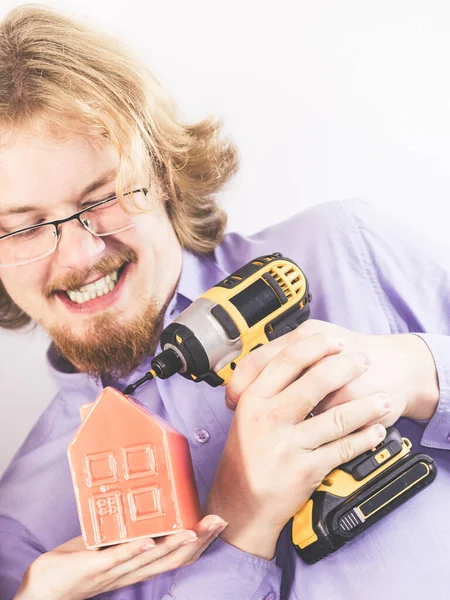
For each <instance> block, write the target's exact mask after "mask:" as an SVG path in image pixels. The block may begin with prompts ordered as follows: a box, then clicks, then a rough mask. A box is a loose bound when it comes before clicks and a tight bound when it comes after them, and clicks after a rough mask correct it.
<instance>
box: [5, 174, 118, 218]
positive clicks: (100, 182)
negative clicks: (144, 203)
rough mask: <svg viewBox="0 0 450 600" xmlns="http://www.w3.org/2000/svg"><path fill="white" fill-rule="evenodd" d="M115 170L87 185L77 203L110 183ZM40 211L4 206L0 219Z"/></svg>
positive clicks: (32, 208)
mask: <svg viewBox="0 0 450 600" xmlns="http://www.w3.org/2000/svg"><path fill="white" fill-rule="evenodd" d="M116 173H117V170H116V169H115V168H112V169H108V171H105V172H104V173H103V174H102V175H100V177H98V178H97V179H96V180H95V181H93V182H92V183H90V184H88V185H87V186H86V187H85V188H84V189H83V190H82V192H81V193H80V195H79V196H78V202H80V201H81V200H82V199H83V198H84V197H85V196H87V195H88V194H91V193H92V192H95V190H97V189H99V188H101V187H103V186H104V185H106V184H107V183H111V181H112V180H113V179H114V177H115V176H116ZM40 209H42V206H33V205H31V204H24V205H23V206H11V207H8V206H6V207H5V208H4V209H3V210H0V217H5V216H7V215H17V214H24V213H29V212H33V211H38V210H40Z"/></svg>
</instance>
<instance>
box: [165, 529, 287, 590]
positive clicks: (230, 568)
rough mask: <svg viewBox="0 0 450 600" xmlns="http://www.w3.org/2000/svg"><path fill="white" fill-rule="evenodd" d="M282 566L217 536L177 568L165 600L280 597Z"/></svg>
mask: <svg viewBox="0 0 450 600" xmlns="http://www.w3.org/2000/svg"><path fill="white" fill-rule="evenodd" d="M281 575H282V572H281V568H280V567H278V566H277V565H276V564H275V559H273V560H271V561H268V560H264V559H262V558H258V557H257V556H254V555H252V554H247V553H246V552H243V551H242V550H239V549H238V548H235V547H234V546H231V545H230V544H228V543H227V542H224V541H223V540H221V539H220V538H217V539H216V540H215V541H214V542H213V543H212V544H211V545H210V546H209V548H208V549H207V550H206V552H204V553H203V554H202V556H201V557H200V558H199V560H198V561H197V562H196V563H194V564H193V565H191V566H189V567H184V568H181V569H179V570H178V571H177V573H176V575H175V578H174V582H173V584H172V587H171V589H170V592H169V593H168V594H167V595H165V596H164V599H163V600H169V599H171V600H192V598H199V597H200V596H199V594H200V595H201V597H202V598H214V599H215V600H232V599H233V600H234V599H235V598H242V599H244V598H245V600H263V599H265V598H266V599H269V598H270V599H271V600H279V598H280V588H281Z"/></svg>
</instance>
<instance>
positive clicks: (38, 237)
mask: <svg viewBox="0 0 450 600" xmlns="http://www.w3.org/2000/svg"><path fill="white" fill-rule="evenodd" d="M56 243H57V237H56V229H55V226H54V225H41V226H39V227H32V228H30V229H26V230H25V231H22V232H19V233H15V234H14V235H11V236H9V237H7V238H4V239H2V240H0V265H1V266H3V267H13V266H16V265H21V264H24V263H27V262H30V261H33V260H36V259H38V258H42V257H44V256H47V255H48V254H50V253H51V252H53V250H54V249H55V247H56Z"/></svg>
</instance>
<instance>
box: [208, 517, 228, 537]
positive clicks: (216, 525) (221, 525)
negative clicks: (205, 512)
mask: <svg viewBox="0 0 450 600" xmlns="http://www.w3.org/2000/svg"><path fill="white" fill-rule="evenodd" d="M227 525H228V523H227V522H226V521H223V520H221V521H213V522H212V523H211V525H210V526H209V527H208V531H209V533H214V534H215V533H216V532H217V531H218V530H219V529H220V531H223V530H224V529H225V527H226V526H227Z"/></svg>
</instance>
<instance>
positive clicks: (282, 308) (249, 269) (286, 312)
mask: <svg viewBox="0 0 450 600" xmlns="http://www.w3.org/2000/svg"><path fill="white" fill-rule="evenodd" d="M311 300H312V297H311V294H310V292H309V289H308V281H307V279H306V277H305V274H304V273H303V271H302V270H301V269H300V268H299V267H298V266H297V265H296V264H295V263H294V262H293V261H292V260H289V259H288V258H286V257H284V256H283V255H282V254H281V253H279V252H276V253H274V254H269V255H265V256H259V257H258V258H255V259H254V260H252V261H250V262H249V263H247V264H246V265H244V266H243V267H241V268H240V269H238V270H237V271H235V272H234V273H232V274H231V275H229V276H228V277H226V278H225V279H223V280H222V281H219V283H217V284H216V285H215V286H213V287H212V288H211V289H209V290H208V291H207V292H205V293H204V294H203V295H202V296H201V297H200V298H198V299H197V300H195V301H194V302H193V303H192V304H191V305H190V306H189V307H188V308H186V310H184V311H183V312H182V313H180V314H179V315H178V317H177V318H176V319H175V321H173V322H172V323H171V324H170V325H168V326H167V327H166V328H165V329H164V330H163V332H162V334H161V340H160V342H161V348H162V352H161V353H160V354H158V355H157V356H155V357H154V358H153V360H152V362H151V367H152V368H151V369H150V370H149V371H148V373H146V374H145V375H144V377H142V378H141V379H140V380H139V381H137V382H136V383H134V384H131V385H129V386H128V387H127V388H126V389H125V390H124V393H125V394H131V393H132V392H134V390H135V389H136V388H137V387H138V386H140V385H142V384H143V383H144V382H145V381H149V380H151V379H153V378H154V377H159V378H161V379H166V378H168V377H171V376H172V375H174V374H175V373H179V374H180V375H182V376H183V377H186V378H187V379H190V380H192V381H195V382H196V383H199V382H202V381H205V382H206V383H208V384H209V385H211V386H213V387H216V386H219V385H226V384H227V383H228V381H229V380H230V378H231V375H232V373H233V370H234V369H235V368H236V366H237V364H238V363H239V361H241V360H242V359H243V358H244V357H245V356H247V355H248V354H249V353H250V352H252V351H253V350H255V349H256V348H259V347H260V346H261V345H263V344H265V343H267V342H269V341H271V340H274V339H276V338H278V337H280V336H282V335H284V334H285V333H288V332H289V331H293V330H294V329H296V328H297V327H298V326H299V325H300V324H301V323H303V322H304V321H305V320H306V319H308V317H309V314H310V303H311ZM435 476H436V465H435V463H434V461H433V460H432V458H430V457H429V456H427V455H425V454H411V443H410V441H409V440H407V439H406V438H402V437H401V435H400V433H399V432H398V431H397V430H396V429H395V428H394V427H390V428H388V430H387V435H386V438H385V440H384V441H383V442H382V443H381V444H379V445H378V446H377V447H376V448H373V449H372V450H370V451H368V452H366V453H364V454H363V455H361V456H359V457H357V458H355V459H353V460H352V461H350V462H348V463H346V464H344V465H341V466H340V467H338V468H337V469H334V470H333V471H332V472H331V473H329V474H328V475H327V477H326V478H325V479H324V480H323V481H322V483H321V485H320V486H319V487H318V488H317V490H315V492H314V493H313V495H312V496H311V498H310V499H309V500H308V502H307V503H306V504H305V505H304V506H303V507H302V508H301V509H300V510H299V511H298V512H297V514H296V515H295V516H294V517H293V519H292V542H293V545H294V547H295V549H296V551H297V553H298V555H299V556H300V557H301V558H302V559H303V560H304V561H305V562H307V563H310V564H311V563H314V562H316V561H318V560H320V559H321V558H323V557H324V556H326V555H327V554H330V553H331V552H334V551H335V550H337V549H338V548H340V547H341V546H342V545H343V544H345V543H346V542H347V541H349V540H351V539H353V538H354V537H356V536H357V535H358V534H359V533H361V532H362V531H364V530H365V529H367V528H368V527H369V526H370V525H372V524H373V523H375V522H376V521H378V520H379V519H380V518H381V517H382V516H384V515H385V514H387V513H389V512H391V511H392V510H393V509H394V508H396V507H397V506H399V505H400V504H403V502H405V501H406V500H408V499H409V498H411V497H412V496H414V495H415V494H416V493H418V492H419V491H420V490H422V489H423V488H424V487H425V486H427V485H428V484H429V483H431V482H432V481H433V480H434V478H435Z"/></svg>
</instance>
